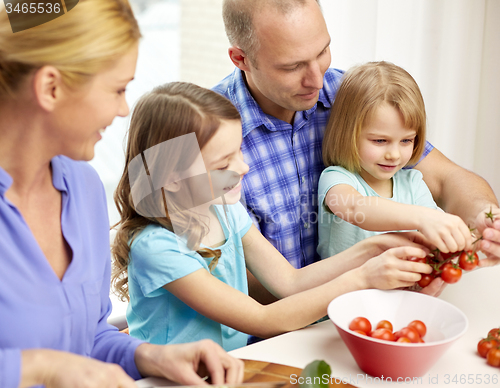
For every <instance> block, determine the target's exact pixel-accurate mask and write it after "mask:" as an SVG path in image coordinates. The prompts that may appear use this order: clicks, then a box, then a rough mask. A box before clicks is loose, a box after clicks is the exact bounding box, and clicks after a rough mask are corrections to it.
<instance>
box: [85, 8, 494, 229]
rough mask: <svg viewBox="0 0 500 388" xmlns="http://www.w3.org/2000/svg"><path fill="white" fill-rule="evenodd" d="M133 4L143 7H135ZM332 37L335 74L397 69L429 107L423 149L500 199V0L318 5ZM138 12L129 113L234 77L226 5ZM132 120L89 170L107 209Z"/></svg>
mask: <svg viewBox="0 0 500 388" xmlns="http://www.w3.org/2000/svg"><path fill="white" fill-rule="evenodd" d="M136 2H139V0H136ZM321 4H322V8H323V13H324V15H325V19H326V21H327V24H328V29H329V31H330V35H331V37H332V44H331V51H332V67H337V68H340V69H348V68H349V67H351V66H352V65H355V64H358V63H362V62H365V61H373V60H382V59H383V60H387V61H391V62H394V63H396V64H397V65H400V66H402V67H403V68H405V69H406V70H408V71H409V72H410V74H412V75H413V77H414V78H415V79H416V81H417V82H418V84H419V85H420V88H421V90H422V93H423V95H424V99H425V102H426V108H427V114H428V124H429V125H428V127H429V131H428V138H429V140H430V141H431V142H432V143H433V144H434V145H435V146H436V147H437V148H438V149H439V150H440V151H442V152H443V153H444V154H445V155H447V156H448V157H449V158H450V159H451V160H453V161H455V162H456V163H458V164H460V165H461V166H463V167H465V168H467V169H470V170H472V171H474V172H476V173H478V174H479V175H481V176H483V177H484V178H485V179H486V180H487V181H488V182H489V183H490V185H491V186H492V187H493V189H494V191H495V193H496V194H497V196H500V174H499V173H497V166H499V165H500V153H499V152H498V149H499V148H500V71H499V69H500V0H321ZM143 8H144V9H141V10H140V11H141V12H138V15H137V16H138V18H139V21H140V24H141V28H142V32H143V35H144V37H143V39H142V41H141V46H140V52H139V63H138V67H137V72H136V80H135V81H133V82H132V83H131V85H130V87H129V88H128V89H129V91H128V92H127V100H129V102H130V104H131V105H133V104H134V102H135V101H136V100H137V98H138V97H139V96H140V95H142V94H143V93H144V92H146V91H148V90H150V89H151V88H152V87H154V86H156V85H159V84H161V83H164V82H167V81H173V80H179V79H180V80H183V81H189V82H195V83H197V84H199V85H201V86H205V87H212V86H213V85H214V84H215V83H217V82H218V81H219V80H221V79H222V78H223V77H225V76H226V75H227V74H228V73H229V72H231V71H232V69H233V68H234V66H233V64H232V63H231V61H230V60H229V58H228V55H227V47H228V42H227V38H226V36H225V33H224V26H223V22H222V15H221V9H222V0H149V1H146V2H144V7H143ZM127 122H128V120H126V119H117V120H115V123H114V124H113V126H112V127H111V128H108V130H107V131H106V133H105V135H104V138H103V140H102V141H101V142H100V143H98V145H97V148H96V157H95V159H94V160H93V161H92V164H93V165H94V167H95V168H96V169H97V171H98V172H99V174H100V176H101V179H102V180H103V181H104V184H105V187H106V191H107V195H108V204H109V210H110V218H111V221H112V222H116V221H117V217H118V215H117V212H116V209H115V206H114V203H113V201H112V192H113V190H114V189H115V187H116V184H117V182H118V179H119V176H120V175H121V172H122V168H123V160H124V159H123V139H124V135H125V130H126V126H127Z"/></svg>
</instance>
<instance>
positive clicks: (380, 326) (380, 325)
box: [375, 319, 393, 333]
mask: <svg viewBox="0 0 500 388" xmlns="http://www.w3.org/2000/svg"><path fill="white" fill-rule="evenodd" d="M375 328H376V329H388V330H389V331H390V332H391V333H392V330H393V329H392V323H391V322H389V321H387V320H385V319H384V320H382V321H380V322H379V323H377V326H376V327H375Z"/></svg>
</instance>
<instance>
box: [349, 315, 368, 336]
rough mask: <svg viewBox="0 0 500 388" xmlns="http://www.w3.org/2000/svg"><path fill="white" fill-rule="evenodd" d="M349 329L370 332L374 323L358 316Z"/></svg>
mask: <svg viewBox="0 0 500 388" xmlns="http://www.w3.org/2000/svg"><path fill="white" fill-rule="evenodd" d="M349 330H361V331H364V332H365V333H367V334H368V333H370V332H371V331H372V325H371V323H370V321H369V320H368V319H366V318H364V317H357V318H354V319H353V320H352V321H351V323H350V324H349Z"/></svg>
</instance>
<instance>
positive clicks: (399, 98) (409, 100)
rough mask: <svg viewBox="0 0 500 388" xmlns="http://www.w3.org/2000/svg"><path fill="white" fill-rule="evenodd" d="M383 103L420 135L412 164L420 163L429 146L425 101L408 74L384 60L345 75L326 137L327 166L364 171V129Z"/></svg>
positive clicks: (356, 68) (324, 143)
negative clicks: (361, 141)
mask: <svg viewBox="0 0 500 388" xmlns="http://www.w3.org/2000/svg"><path fill="white" fill-rule="evenodd" d="M383 103H387V104H390V105H392V106H393V107H395V108H396V109H397V110H398V111H399V112H401V114H402V116H403V121H404V125H405V127H406V128H409V129H413V130H415V131H416V132H417V136H416V137H415V142H414V148H413V154H412V156H411V158H410V160H409V161H408V165H414V164H416V163H417V162H418V161H419V159H420V157H421V156H422V153H423V152H424V147H425V131H426V114H425V105H424V99H423V97H422V94H421V93H420V89H419V87H418V85H417V83H416V82H415V80H414V79H413V77H412V76H411V75H410V74H409V73H408V72H407V71H405V70H404V69H402V68H401V67H399V66H396V65H394V64H392V63H389V62H384V61H382V62H369V63H366V64H363V65H360V66H356V67H354V68H352V69H350V70H349V71H348V72H347V73H346V74H345V75H344V77H343V79H342V84H341V85H340V87H339V90H338V92H337V95H336V97H335V102H334V103H333V106H332V110H331V114H330V119H329V121H328V124H327V126H326V129H325V135H324V138H323V162H324V163H325V166H341V167H344V168H345V169H347V170H349V171H351V172H357V173H359V172H360V171H361V166H360V158H359V150H358V139H359V136H360V133H361V129H362V128H363V127H364V126H366V125H367V124H368V123H369V122H370V120H371V118H372V117H373V114H374V113H375V112H376V110H377V108H378V107H380V105H382V104H383Z"/></svg>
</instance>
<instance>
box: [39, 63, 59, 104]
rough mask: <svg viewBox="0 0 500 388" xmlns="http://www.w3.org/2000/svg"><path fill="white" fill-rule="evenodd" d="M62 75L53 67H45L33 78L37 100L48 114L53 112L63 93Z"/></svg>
mask: <svg viewBox="0 0 500 388" xmlns="http://www.w3.org/2000/svg"><path fill="white" fill-rule="evenodd" d="M62 86H63V80H62V76H61V73H60V72H59V70H57V69H56V68H55V67H53V66H43V67H41V68H40V69H38V70H37V71H36V73H35V75H34V77H33V87H34V92H35V98H36V100H37V102H38V104H39V105H40V106H41V107H42V108H43V109H45V110H46V111H48V112H52V111H53V110H54V108H55V106H56V103H57V101H58V99H60V97H61V95H62V93H63V91H62Z"/></svg>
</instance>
